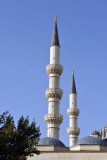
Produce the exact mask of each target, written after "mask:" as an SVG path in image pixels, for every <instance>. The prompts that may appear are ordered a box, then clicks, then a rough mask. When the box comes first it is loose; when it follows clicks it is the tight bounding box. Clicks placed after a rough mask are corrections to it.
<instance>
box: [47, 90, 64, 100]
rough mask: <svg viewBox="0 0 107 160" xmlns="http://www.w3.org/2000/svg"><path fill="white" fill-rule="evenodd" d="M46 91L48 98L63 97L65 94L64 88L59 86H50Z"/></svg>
mask: <svg viewBox="0 0 107 160" xmlns="http://www.w3.org/2000/svg"><path fill="white" fill-rule="evenodd" d="M45 93H46V97H47V99H48V98H54V97H55V98H59V99H61V98H62V95H63V91H62V89H59V88H48V89H47V90H46V92H45Z"/></svg>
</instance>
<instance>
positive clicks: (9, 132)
mask: <svg viewBox="0 0 107 160" xmlns="http://www.w3.org/2000/svg"><path fill="white" fill-rule="evenodd" d="M39 137H40V129H39V127H36V123H35V121H33V122H32V123H31V124H29V117H27V118H24V117H23V116H22V117H21V118H20V119H19V121H18V124H17V127H16V126H15V123H14V120H13V117H12V116H11V115H10V114H8V112H4V113H3V114H2V115H0V160H26V159H27V156H33V153H36V154H39V151H37V150H36V148H35V145H37V143H38V140H39Z"/></svg>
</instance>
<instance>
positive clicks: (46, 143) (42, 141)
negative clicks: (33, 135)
mask: <svg viewBox="0 0 107 160" xmlns="http://www.w3.org/2000/svg"><path fill="white" fill-rule="evenodd" d="M38 145H40V146H52V145H54V146H60V147H65V145H64V144H63V143H62V142H61V141H60V140H59V139H56V138H52V137H45V138H42V139H40V140H39V142H38Z"/></svg>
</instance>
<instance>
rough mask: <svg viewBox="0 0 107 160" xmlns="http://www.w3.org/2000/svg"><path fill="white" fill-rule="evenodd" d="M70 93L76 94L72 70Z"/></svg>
mask: <svg viewBox="0 0 107 160" xmlns="http://www.w3.org/2000/svg"><path fill="white" fill-rule="evenodd" d="M70 93H77V92H76V85H75V79H74V69H73V70H72V83H71V89H70Z"/></svg>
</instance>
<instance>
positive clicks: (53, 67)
mask: <svg viewBox="0 0 107 160" xmlns="http://www.w3.org/2000/svg"><path fill="white" fill-rule="evenodd" d="M46 71H47V74H48V75H50V74H51V73H57V74H59V75H61V74H62V72H63V66H62V65H60V64H48V65H47V66H46Z"/></svg>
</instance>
